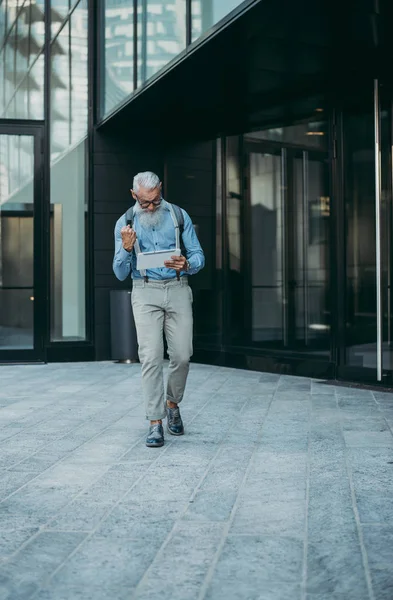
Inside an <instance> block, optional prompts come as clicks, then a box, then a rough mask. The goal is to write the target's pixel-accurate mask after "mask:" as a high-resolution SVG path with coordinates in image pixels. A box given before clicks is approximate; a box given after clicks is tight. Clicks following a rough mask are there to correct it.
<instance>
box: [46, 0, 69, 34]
mask: <svg viewBox="0 0 393 600" xmlns="http://www.w3.org/2000/svg"><path fill="white" fill-rule="evenodd" d="M69 10H70V0H51V31H52V37H54V36H55V35H56V33H57V32H58V31H59V29H60V27H61V25H62V23H63V22H64V20H65V18H66V16H67V15H68V12H69Z"/></svg>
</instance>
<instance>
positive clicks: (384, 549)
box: [363, 524, 393, 569]
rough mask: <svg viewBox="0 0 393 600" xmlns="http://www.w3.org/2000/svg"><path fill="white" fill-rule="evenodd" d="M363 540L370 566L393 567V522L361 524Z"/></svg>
mask: <svg viewBox="0 0 393 600" xmlns="http://www.w3.org/2000/svg"><path fill="white" fill-rule="evenodd" d="M363 541H364V545H365V548H366V551H367V558H368V564H369V565H370V567H371V568H392V569H393V524H392V525H390V526H381V527H379V526H370V525H364V526H363Z"/></svg>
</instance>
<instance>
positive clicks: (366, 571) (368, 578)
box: [336, 392, 376, 600]
mask: <svg viewBox="0 0 393 600" xmlns="http://www.w3.org/2000/svg"><path fill="white" fill-rule="evenodd" d="M374 400H375V398H374ZM336 403H337V407H338V411H339V423H340V430H341V435H342V439H343V440H344V443H345V436H344V427H343V418H342V411H341V408H340V405H339V402H338V394H337V392H336ZM344 460H345V467H346V472H347V477H348V481H349V487H350V490H351V501H352V510H353V513H354V515H355V522H356V529H357V534H358V539H359V546H360V552H361V555H362V563H363V570H364V575H365V578H366V583H367V590H368V594H369V597H370V600H376V598H375V595H374V590H373V585H372V580H371V573H370V567H369V564H368V556H367V551H366V548H365V545H364V539H363V531H362V525H361V523H360V517H359V511H358V507H357V504H356V496H355V487H354V484H353V478H352V469H351V467H350V465H349V462H348V448H347V446H346V445H345V450H344Z"/></svg>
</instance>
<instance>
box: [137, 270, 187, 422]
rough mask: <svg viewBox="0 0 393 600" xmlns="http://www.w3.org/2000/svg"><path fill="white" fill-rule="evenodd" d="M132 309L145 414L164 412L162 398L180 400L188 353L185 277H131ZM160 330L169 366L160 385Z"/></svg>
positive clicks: (156, 416)
mask: <svg viewBox="0 0 393 600" xmlns="http://www.w3.org/2000/svg"><path fill="white" fill-rule="evenodd" d="M131 302H132V309H133V312H134V319H135V325H136V331H137V337H138V346H139V360H140V361H141V364H142V389H143V396H144V401H145V409H146V418H147V419H148V420H149V421H157V420H160V419H163V418H164V417H165V416H166V400H171V401H172V402H176V403H177V404H178V403H179V402H181V401H182V399H183V394H184V389H185V387H186V383H187V376H188V371H189V364H190V358H191V356H192V328H193V317H192V291H191V288H190V286H189V285H188V279H187V277H181V279H180V281H177V279H166V280H159V281H155V280H152V279H149V281H148V282H145V281H144V280H139V279H136V280H134V281H133V287H132V295H131ZM163 333H165V337H166V340H167V344H168V354H169V368H168V382H167V387H166V393H165V389H164V375H163V359H164V341H163Z"/></svg>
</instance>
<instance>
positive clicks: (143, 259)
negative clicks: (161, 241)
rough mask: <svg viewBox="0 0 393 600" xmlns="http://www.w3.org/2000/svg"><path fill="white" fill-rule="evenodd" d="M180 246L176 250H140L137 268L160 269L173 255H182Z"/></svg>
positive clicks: (137, 257)
mask: <svg viewBox="0 0 393 600" xmlns="http://www.w3.org/2000/svg"><path fill="white" fill-rule="evenodd" d="M180 254H181V253H180V248H176V249H174V250H158V251H157V252H139V253H138V254H137V256H136V268H137V269H138V271H140V270H141V269H159V268H160V267H165V265H164V262H165V261H167V260H171V258H172V256H180Z"/></svg>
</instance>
